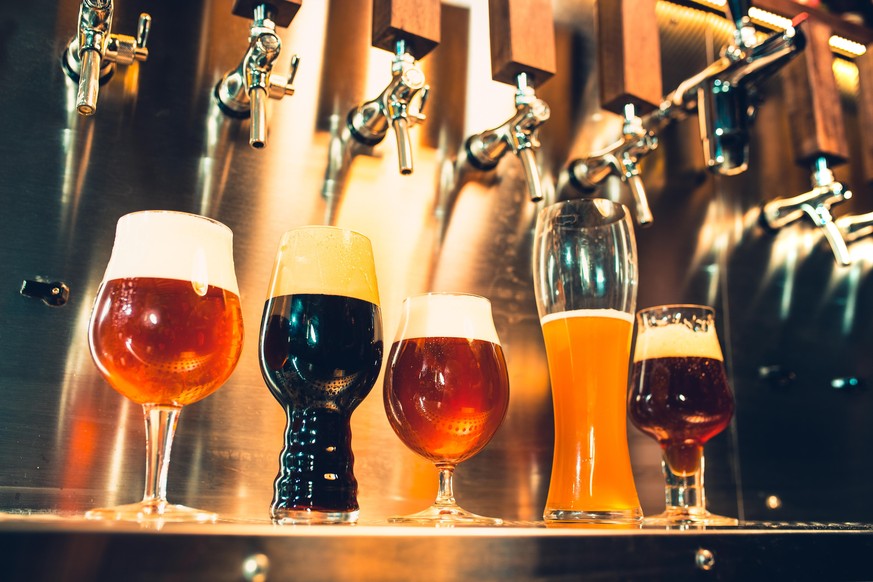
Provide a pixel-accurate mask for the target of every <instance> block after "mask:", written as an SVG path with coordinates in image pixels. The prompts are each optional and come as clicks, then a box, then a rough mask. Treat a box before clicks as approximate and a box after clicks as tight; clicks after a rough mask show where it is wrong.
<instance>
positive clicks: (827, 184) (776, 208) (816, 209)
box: [761, 157, 852, 266]
mask: <svg viewBox="0 0 873 582" xmlns="http://www.w3.org/2000/svg"><path fill="white" fill-rule="evenodd" d="M851 197H852V192H851V190H849V189H848V188H846V187H845V185H843V184H842V183H840V182H837V181H835V180H834V174H833V172H832V171H831V169H830V168H829V167H828V163H827V160H826V159H825V158H824V157H822V158H819V159H818V160H816V163H815V170H814V171H813V173H812V190H810V191H809V192H806V193H804V194H800V195H799V196H794V197H792V198H784V199H779V200H773V201H771V202H768V203H766V204H764V206H763V208H762V210H761V219H762V221H763V223H764V225H765V226H767V227H768V228H770V229H772V230H778V229H780V228H782V227H783V226H785V225H787V224H790V223H792V222H794V221H795V220H798V219H799V218H802V217H803V216H804V215H805V216H808V217H809V218H810V219H811V220H812V222H813V223H814V224H815V225H816V226H818V227H819V228H821V229H822V231H823V232H824V236H825V238H826V239H827V241H828V244H829V245H830V247H831V250H832V251H833V253H834V258H835V259H836V261H837V263H839V264H840V265H843V266H846V265H849V264H850V262H851V260H850V258H849V250H848V249H847V248H846V241H845V239H844V238H843V235H842V233H841V232H840V228H839V225H838V224H837V223H835V222H834V219H833V217H832V216H831V212H830V209H831V206H833V205H834V204H839V203H840V202H843V201H844V200H848V199H850V198H851ZM844 225H845V223H844Z"/></svg>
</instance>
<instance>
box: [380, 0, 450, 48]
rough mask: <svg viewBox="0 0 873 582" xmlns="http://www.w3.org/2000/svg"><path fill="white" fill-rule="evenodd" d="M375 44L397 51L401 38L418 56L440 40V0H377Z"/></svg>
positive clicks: (435, 45)
mask: <svg viewBox="0 0 873 582" xmlns="http://www.w3.org/2000/svg"><path fill="white" fill-rule="evenodd" d="M372 41H373V46H374V47H376V48H380V49H384V50H386V51H390V52H394V50H395V48H396V47H397V43H398V42H399V41H403V42H404V44H405V46H406V51H407V52H408V53H409V54H410V55H412V57H413V58H414V59H415V60H421V59H423V58H424V57H425V56H426V55H428V54H429V53H430V52H431V51H432V50H433V49H435V48H436V47H437V46H438V45H439V43H440V1H439V0H373V36H372Z"/></svg>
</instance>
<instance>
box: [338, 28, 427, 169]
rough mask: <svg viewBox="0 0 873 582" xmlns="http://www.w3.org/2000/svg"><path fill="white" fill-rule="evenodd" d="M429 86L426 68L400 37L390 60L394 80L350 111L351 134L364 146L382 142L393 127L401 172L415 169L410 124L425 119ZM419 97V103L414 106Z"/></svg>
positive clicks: (348, 124) (347, 123) (349, 125)
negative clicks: (419, 64)
mask: <svg viewBox="0 0 873 582" xmlns="http://www.w3.org/2000/svg"><path fill="white" fill-rule="evenodd" d="M429 90H430V88H429V87H428V86H427V84H425V78H424V72H423V71H422V70H421V68H420V67H419V66H418V64H417V63H416V62H415V58H414V57H413V56H412V54H411V53H410V52H409V51H408V50H407V46H406V41H405V40H402V39H400V40H397V42H396V45H395V51H394V59H393V60H392V61H391V82H390V83H388V86H387V87H385V90H384V91H382V92H381V93H380V94H379V96H378V97H376V98H375V99H372V100H370V101H367V102H365V103H363V104H362V105H360V106H358V107H356V108H354V109H352V110H351V111H349V114H348V118H347V120H346V125H347V126H348V129H349V132H350V133H351V137H352V138H354V139H355V140H356V141H357V142H359V143H361V144H363V145H365V146H374V145H376V144H378V143H380V142H381V141H382V140H383V139H385V136H386V135H387V134H388V128H389V127H390V128H393V129H394V135H395V138H396V139H397V154H398V162H399V165H400V173H401V174H404V175H406V174H411V173H412V169H413V166H412V144H411V142H410V140H409V128H410V127H412V126H414V125H415V124H417V123H421V122H423V121H424V120H425V119H426V117H425V116H424V114H423V113H422V110H423V109H424V106H425V103H426V102H427V94H428V91H429ZM416 96H418V97H419V101H418V106H417V107H414V108H413V107H412V104H413V102H414V100H415V98H416Z"/></svg>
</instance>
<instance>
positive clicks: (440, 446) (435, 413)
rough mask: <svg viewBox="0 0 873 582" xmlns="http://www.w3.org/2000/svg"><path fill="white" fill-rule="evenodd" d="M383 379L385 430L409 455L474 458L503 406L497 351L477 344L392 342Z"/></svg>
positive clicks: (503, 379)
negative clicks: (387, 428)
mask: <svg viewBox="0 0 873 582" xmlns="http://www.w3.org/2000/svg"><path fill="white" fill-rule="evenodd" d="M388 361H389V362H391V369H390V371H389V373H388V374H386V376H385V390H384V399H385V409H386V410H387V412H388V420H389V421H390V423H391V427H392V428H393V429H394V431H395V432H396V433H397V435H398V436H399V437H400V439H401V440H402V441H403V442H404V443H406V445H407V446H408V447H409V448H410V449H412V450H413V451H414V452H416V453H418V454H419V455H421V456H422V457H424V458H426V459H428V460H430V461H433V462H434V463H451V464H458V463H460V462H461V461H464V460H466V459H468V458H470V457H472V456H473V455H475V454H476V453H478V452H479V451H480V450H481V449H482V448H483V447H484V446H485V445H486V444H488V441H490V440H491V437H492V436H494V433H495V432H497V429H498V428H499V427H500V424H501V422H502V421H503V417H504V415H505V414H506V409H507V407H508V405H509V391H508V390H507V384H508V373H507V370H506V362H505V360H504V357H503V350H502V349H501V347H500V345H498V344H496V343H494V342H491V341H484V340H481V339H468V338H459V337H417V338H410V339H404V340H402V341H399V342H395V343H394V345H393V346H392V347H391V353H390V355H389V357H388Z"/></svg>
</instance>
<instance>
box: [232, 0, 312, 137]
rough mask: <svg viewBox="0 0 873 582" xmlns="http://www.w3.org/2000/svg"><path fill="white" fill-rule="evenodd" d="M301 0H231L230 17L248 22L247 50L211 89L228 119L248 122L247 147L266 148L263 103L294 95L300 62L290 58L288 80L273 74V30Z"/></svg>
mask: <svg viewBox="0 0 873 582" xmlns="http://www.w3.org/2000/svg"><path fill="white" fill-rule="evenodd" d="M302 4H303V0H271V1H270V2H269V3H266V2H262V1H259V0H234V3H233V14H235V15H236V16H242V17H245V18H252V19H253V20H252V24H251V28H250V30H249V46H248V49H246V53H245V55H244V56H243V59H242V61H241V62H240V64H239V65H238V66H237V67H236V68H234V69H231V70H230V71H228V72H227V73H226V74H225V75H224V76H223V77H222V78H221V80H220V81H219V82H218V84H217V85H216V86H215V97H216V103H217V104H218V107H219V109H221V111H222V112H224V113H225V114H227V115H229V116H231V117H237V118H240V119H246V118H251V125H250V127H249V145H250V146H252V147H253V148H256V149H260V148H263V147H264V146H266V145H267V100H268V99H277V100H278V99H282V98H283V97H285V96H286V95H293V94H294V87H293V83H294V77H295V76H296V75H297V67H298V66H299V65H300V59H299V58H298V56H297V55H294V56H293V57H292V58H291V72H290V74H289V76H288V79H287V80H285V79H279V78H277V77H278V76H277V75H274V74H273V63H274V62H275V61H276V59H277V58H278V57H279V53H280V52H281V50H282V41H281V39H280V38H279V35H277V34H276V27H277V26H282V27H287V26H288V25H289V24H291V21H292V20H293V19H294V16H295V15H296V14H297V11H298V10H299V9H300V6H301V5H302Z"/></svg>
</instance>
